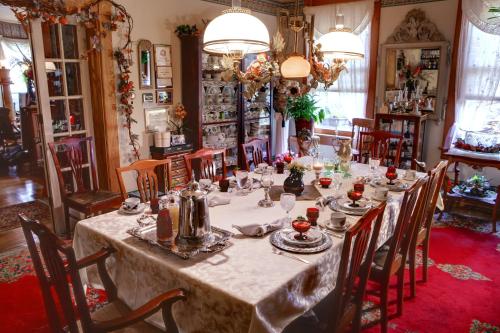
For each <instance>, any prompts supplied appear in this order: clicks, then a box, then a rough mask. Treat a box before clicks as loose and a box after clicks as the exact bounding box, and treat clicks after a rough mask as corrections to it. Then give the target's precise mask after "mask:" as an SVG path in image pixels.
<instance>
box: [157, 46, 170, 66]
mask: <svg viewBox="0 0 500 333" xmlns="http://www.w3.org/2000/svg"><path fill="white" fill-rule="evenodd" d="M154 49H155V65H156V66H172V61H171V54H170V45H160V44H155V46H154Z"/></svg>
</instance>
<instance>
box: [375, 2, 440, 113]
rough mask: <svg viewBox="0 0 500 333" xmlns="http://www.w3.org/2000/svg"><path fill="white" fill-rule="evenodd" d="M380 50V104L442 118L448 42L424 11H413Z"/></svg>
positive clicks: (395, 111) (391, 110) (397, 110)
mask: <svg viewBox="0 0 500 333" xmlns="http://www.w3.org/2000/svg"><path fill="white" fill-rule="evenodd" d="M415 25H416V26H417V28H415ZM381 51H382V52H381V58H380V59H381V71H380V74H381V75H380V76H379V77H380V81H379V83H380V84H379V92H378V100H379V107H380V106H382V105H383V104H385V105H386V106H387V108H388V110H389V112H392V113H400V112H401V113H405V112H412V111H415V109H418V111H419V112H421V113H422V114H428V115H429V117H430V118H431V119H435V120H441V119H443V115H444V96H446V93H447V92H446V88H447V84H446V79H447V76H448V57H449V43H448V42H447V41H445V40H444V37H443V36H442V35H441V33H440V32H439V31H437V29H436V27H435V25H434V24H433V23H432V22H430V21H429V20H428V19H426V18H425V14H424V13H423V12H422V11H421V10H418V9H415V10H412V11H410V12H409V13H408V14H407V16H406V19H405V21H403V22H402V23H401V24H400V25H399V26H398V27H396V29H395V31H394V33H393V34H392V35H391V36H390V37H389V38H388V40H387V44H384V45H382V50H381Z"/></svg>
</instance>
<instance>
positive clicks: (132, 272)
mask: <svg viewBox="0 0 500 333" xmlns="http://www.w3.org/2000/svg"><path fill="white" fill-rule="evenodd" d="M379 169H380V170H379V172H381V173H385V168H384V167H380V168H379ZM350 173H351V175H352V176H351V177H348V178H344V179H343V185H342V188H341V192H342V193H346V192H347V190H348V189H350V188H352V182H353V181H354V179H355V178H356V177H358V176H368V175H370V169H369V166H368V165H365V164H358V163H353V165H352V167H351V171H350ZM398 173H399V175H400V177H401V176H402V175H403V173H404V171H403V170H398ZM251 175H252V174H251ZM417 175H418V176H422V174H421V173H418V174H417ZM253 176H254V177H255V178H259V176H258V175H253ZM285 177H286V175H278V174H275V175H274V183H275V185H279V184H283V181H284V179H285ZM313 179H314V173H313V172H310V171H309V172H306V174H305V175H304V183H306V184H308V183H310V182H311V181H312V180H313ZM405 182H406V181H405ZM406 183H408V185H411V183H413V182H412V181H408V182H406ZM318 190H319V192H320V193H321V195H322V196H327V195H331V194H332V193H333V190H332V189H331V188H330V189H323V188H319V187H318ZM373 192H374V188H372V187H371V186H369V185H367V186H366V187H365V192H364V195H365V196H366V197H368V198H370V197H371V195H372V194H373ZM220 195H227V196H229V197H230V198H231V202H230V203H229V204H227V205H221V206H216V207H211V208H210V209H209V214H210V222H211V225H212V226H216V227H218V228H221V229H224V230H227V231H231V232H234V235H233V236H232V238H231V239H230V242H231V246H229V247H227V248H225V249H224V250H223V251H220V252H217V253H212V254H210V253H207V254H200V255H199V256H196V257H193V258H191V259H187V260H184V259H181V258H179V257H177V256H175V255H173V254H171V253H167V252H166V251H164V250H162V249H161V248H159V247H156V246H154V245H151V244H148V243H146V242H143V241H142V240H139V239H136V238H135V237H133V236H131V235H130V234H128V233H127V230H128V229H130V228H133V227H137V225H138V223H137V218H138V216H137V215H134V216H128V215H121V214H119V213H118V212H117V211H115V212H111V213H108V214H104V215H99V216H95V217H92V218H88V219H85V220H82V221H80V222H78V223H77V225H76V228H75V235H74V240H73V245H74V248H75V252H76V255H77V257H78V258H80V257H83V256H86V255H89V254H92V253H94V252H96V251H98V250H99V249H101V248H102V247H104V246H112V247H114V248H115V249H116V253H115V254H114V255H113V256H112V257H111V258H110V259H109V260H108V262H107V268H108V270H109V272H110V274H111V277H112V279H113V281H114V282H115V284H116V286H117V289H118V297H119V298H120V299H121V300H122V301H124V302H125V303H126V304H127V305H128V306H130V307H131V308H137V307H139V306H141V305H143V304H144V303H146V302H147V301H148V300H150V299H152V298H153V297H155V296H157V295H159V294H160V293H163V292H165V291H167V290H169V289H172V288H184V289H186V290H187V292H188V296H187V300H186V301H183V302H178V303H176V304H175V305H174V307H173V313H174V318H175V321H176V323H177V325H178V327H179V330H180V332H220V333H223V332H238V333H241V332H252V333H253V332H281V331H282V330H283V329H284V328H285V327H286V326H287V325H288V324H289V323H290V322H292V321H293V320H294V319H296V318H298V317H299V316H301V315H302V314H304V313H305V312H306V311H308V310H310V309H312V308H313V307H314V306H315V305H316V304H317V303H318V302H319V301H320V300H322V299H323V298H324V297H326V296H327V295H328V294H329V293H330V292H331V291H332V290H333V289H334V287H335V281H336V278H337V271H338V265H339V262H340V256H341V248H342V244H343V239H341V238H339V237H332V241H333V245H332V247H330V248H329V249H327V250H325V251H323V252H321V253H317V254H298V256H299V257H301V258H304V259H306V260H307V261H309V264H306V263H303V262H300V261H297V260H294V259H293V258H289V257H286V256H282V255H277V254H275V253H273V251H272V248H273V245H271V243H270V241H269V235H265V236H263V237H247V236H244V235H242V234H240V233H239V232H238V231H236V230H235V229H234V228H232V225H244V224H249V223H266V222H272V221H275V220H277V219H279V218H283V217H284V215H285V212H284V210H282V209H281V208H280V204H279V202H275V206H274V207H271V208H261V207H258V205H257V202H258V201H259V200H260V199H262V198H263V197H264V191H263V189H257V190H254V191H253V192H251V193H250V194H248V195H246V196H238V195H235V194H233V193H221V194H220ZM402 197H403V192H390V194H389V200H388V203H387V207H386V210H385V213H384V218H383V223H382V228H381V232H380V236H379V239H378V244H379V245H381V244H383V243H384V242H385V241H386V240H387V239H388V238H389V237H390V236H391V234H392V232H393V229H394V226H395V224H396V221H397V217H398V215H399V210H400V204H401V201H402ZM313 206H314V201H297V202H296V204H295V207H294V208H293V210H292V211H291V215H292V216H298V215H305V213H306V208H308V207H313ZM330 213H331V210H330V209H329V208H325V210H324V211H321V212H320V217H319V219H318V221H319V223H321V222H323V221H326V220H327V219H329V215H330ZM358 219H359V216H348V217H347V222H348V223H350V224H352V223H355V222H356V221H357V220H358ZM82 279H83V280H84V282H85V283H90V284H92V285H94V286H96V285H97V286H98V285H99V283H100V281H99V279H98V278H97V277H96V275H95V274H94V272H92V271H83V272H82ZM149 321H150V322H151V323H152V324H154V325H156V326H158V327H162V326H163V322H162V319H161V314H160V313H158V314H155V315H153V316H152V317H151V318H150V319H149Z"/></svg>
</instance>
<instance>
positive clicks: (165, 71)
mask: <svg viewBox="0 0 500 333" xmlns="http://www.w3.org/2000/svg"><path fill="white" fill-rule="evenodd" d="M156 77H157V78H158V79H171V78H172V67H170V66H158V67H156Z"/></svg>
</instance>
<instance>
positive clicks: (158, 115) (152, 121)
mask: <svg viewBox="0 0 500 333" xmlns="http://www.w3.org/2000/svg"><path fill="white" fill-rule="evenodd" d="M144 120H145V123H146V132H154V131H160V132H162V131H166V130H167V129H168V128H169V126H168V121H169V120H170V107H162V108H151V109H144Z"/></svg>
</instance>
